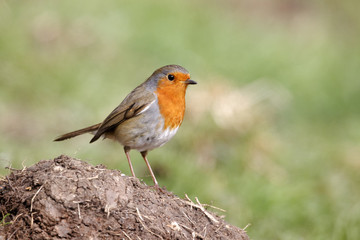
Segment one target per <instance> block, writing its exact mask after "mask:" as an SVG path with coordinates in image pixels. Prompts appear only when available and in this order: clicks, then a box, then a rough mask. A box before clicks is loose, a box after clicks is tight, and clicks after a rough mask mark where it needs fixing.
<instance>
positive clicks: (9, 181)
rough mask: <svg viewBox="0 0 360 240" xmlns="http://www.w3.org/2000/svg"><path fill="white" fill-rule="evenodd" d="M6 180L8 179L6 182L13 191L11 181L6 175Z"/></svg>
mask: <svg viewBox="0 0 360 240" xmlns="http://www.w3.org/2000/svg"><path fill="white" fill-rule="evenodd" d="M6 180H8V183H9V186H10V187H11V189H12V190H13V191H15V189H14V187H13V186H12V185H11V181H10V179H9V177H8V176H6Z"/></svg>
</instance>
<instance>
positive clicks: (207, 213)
mask: <svg viewBox="0 0 360 240" xmlns="http://www.w3.org/2000/svg"><path fill="white" fill-rule="evenodd" d="M195 200H196V202H197V204H198V205H199V207H200V210H201V211H203V212H204V213H205V215H206V216H207V217H208V218H210V220H212V221H213V222H215V223H218V222H219V221H218V220H216V219H215V218H214V216H213V215H211V214H210V213H209V212H208V211H206V210H205V208H204V207H203V205H202V204H201V203H200V201H199V199H198V198H197V197H195Z"/></svg>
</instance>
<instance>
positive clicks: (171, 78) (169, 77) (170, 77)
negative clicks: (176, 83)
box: [167, 74, 175, 81]
mask: <svg viewBox="0 0 360 240" xmlns="http://www.w3.org/2000/svg"><path fill="white" fill-rule="evenodd" d="M167 78H168V79H169V80H170V81H172V80H174V79H175V76H174V75H172V74H169V75H168V76H167Z"/></svg>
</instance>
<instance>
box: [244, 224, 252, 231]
mask: <svg viewBox="0 0 360 240" xmlns="http://www.w3.org/2000/svg"><path fill="white" fill-rule="evenodd" d="M250 226H251V223H248V224H247V225H246V226H245V227H244V228H243V230H244V231H245V230H246V229H247V228H248V227H250ZM245 232H246V231H245Z"/></svg>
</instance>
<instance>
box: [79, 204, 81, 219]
mask: <svg viewBox="0 0 360 240" xmlns="http://www.w3.org/2000/svg"><path fill="white" fill-rule="evenodd" d="M78 215H79V219H81V213H80V204H79V203H78Z"/></svg>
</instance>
